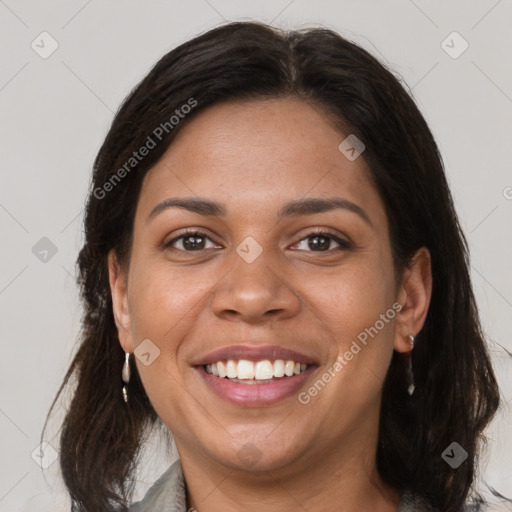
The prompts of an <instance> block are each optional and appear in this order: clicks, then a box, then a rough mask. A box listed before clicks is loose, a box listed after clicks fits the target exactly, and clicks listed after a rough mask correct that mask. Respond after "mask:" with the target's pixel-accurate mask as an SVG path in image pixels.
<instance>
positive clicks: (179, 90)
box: [45, 23, 499, 512]
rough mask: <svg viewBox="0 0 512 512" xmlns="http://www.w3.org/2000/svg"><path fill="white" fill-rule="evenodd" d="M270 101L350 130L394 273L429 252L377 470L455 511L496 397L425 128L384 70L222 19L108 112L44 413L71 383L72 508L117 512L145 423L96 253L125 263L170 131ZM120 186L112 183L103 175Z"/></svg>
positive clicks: (358, 57) (345, 50)
mask: <svg viewBox="0 0 512 512" xmlns="http://www.w3.org/2000/svg"><path fill="white" fill-rule="evenodd" d="M284 97H295V98H300V99H301V100H303V101H306V102H308V103H309V104H311V105H313V106H315V107H316V108H320V109H321V110H322V111H324V112H325V113H326V116H329V117H331V118H333V119H336V120H337V121H338V122H339V126H340V127H343V130H344V132H345V134H347V130H350V132H349V133H352V134H355V135H356V136H357V137H358V138H359V139H360V140H361V141H363V142H364V144H365V146H366V150H365V152H364V153H363V155H362V157H363V158H364V159H365V161H366V162H367V164H368V166H369V168H370V170H371V176H372V179H373V180H374V183H375V186H376V187H377V189H378V191H379V193H380V195H381V197H382V199H383V201H384V204H385V207H386V212H387V216H388V222H389V226H390V239H391V246H392V252H393V257H394V263H395V270H396V273H397V275H400V273H401V271H402V270H403V269H404V267H406V266H407V264H408V262H409V259H410V257H411V255H412V254H413V253H414V252H415V251H416V250H417V249H418V248H420V247H422V246H424V247H427V248H428V249H429V251H430V253H431V257H432V276H433V294H432V300H431V305H430V309H429V312H428V315H427V318H426V322H425V325H424V328H423V330H422V331H421V332H420V333H419V335H418V336H417V339H416V345H415V349H414V351H413V367H414V376H415V383H416V391H415V393H414V394H413V395H412V396H409V395H408V394H407V390H406V389H407V384H406V367H405V362H404V360H403V358H401V357H399V354H397V353H394V355H393V359H392V362H391V365H390V368H389V372H388V375H387V378H386V381H385V383H384V389H383V397H382V407H381V420H380V435H379V443H378V449H377V466H378V470H379V472H380V474H381V476H382V478H383V479H384V480H385V481H386V482H387V483H388V484H390V485H391V486H394V487H395V488H396V489H398V490H400V491H403V490H409V491H411V492H414V493H416V494H417V495H419V496H422V497H423V498H424V499H426V500H427V501H428V502H429V503H431V504H432V506H434V507H436V508H438V509H439V510H441V511H443V512H459V511H460V510H461V509H462V506H463V503H464V502H465V500H466V499H467V498H468V496H469V493H470V491H471V490H472V484H473V481H474V478H475V469H476V463H477V460H478V454H479V450H480V444H481V441H482V431H483V429H484V427H485V426H486V425H487V424H488V422H489V421H490V419H491V418H492V416H493V414H494V413H495V411H496V409H497V408H498V405H499V392H498V388H497V384H496V380H495V377H494V374H493V370H492V367H491V364H490V360H489V356H488V353H487V350H486V346H485V342H484V338H483V334H482V331H481V327H480V323H479V317H478V312H477V308H476V303H475V298H474V296H473V291H472V286H471V281H470V275H469V270H468V269H469V261H468V249H467V244H466V241H465V238H464V235H463V234H462V232H461V228H460V225H459V222H458V219H457V216H456V213H455V210H454V205H453V202H452V198H451V195H450V191H449V188H448V185H447V181H446V177H445V174H444V170H443V165H442V162H441V158H440V155H439V152H438V148H437V146H436V143H435V141H434V139H433V137H432V134H431V132H430V130H429V128H428V126H427V124H426V122H425V120H424V119H423V117H422V115H421V114H420V112H419V110H418V108H417V107H416V105H415V103H414V101H413V100H412V99H411V97H410V96H409V94H408V93H407V92H406V90H405V89H404V87H403V86H402V85H401V83H400V81H399V80H398V79H397V78H395V76H394V75H393V74H392V73H391V72H390V71H388V70H387V69H386V68H385V67H384V66H383V65H382V64H380V63H379V62H378V61H377V60H376V59H375V58H374V57H372V56H371V55H370V54H369V53H368V52H367V51H365V50H363V49H362V48H360V47H358V46H357V45H355V44H353V43H351V42H349V41H347V40H346V39H344V38H342V37H341V36H340V35H338V34H337V33H335V32H333V31H331V30H328V29H323V28H314V29H303V30H297V31H291V32H284V31H281V30H278V29H275V28H272V27H269V26H267V25H264V24H260V23H229V24H226V25H223V26H221V27H218V28H215V29H213V30H210V31H208V32H206V33H204V34H202V35H200V36H198V37H196V38H194V39H192V40H190V41H188V42H186V43H184V44H182V45H181V46H179V47H178V48H176V49H174V50H172V51H171V52H169V53H168V54H166V55H165V56H164V57H163V58H162V59H161V60H160V61H159V62H158V63H157V64H156V65H155V66H154V67H153V69H152V70H151V71H150V73H149V74H148V75H147V76H146V77H145V78H144V79H143V80H142V81H141V82H140V84H139V85H137V87H136V88H135V89H134V90H133V91H132V92H131V93H130V94H129V96H128V97H127V98H126V100H125V101H124V103H123V104H122V106H121V108H120V109H119V111H118V112H117V114H116V116H115V118H114V120H113V123H112V126H111V128H110V131H109V132H108V134H107V136H106V139H105V141H104V143H103V145H102V146H101V149H100V151H99V153H98V156H97V158H96V160H95V162H94V171H93V180H92V185H91V190H90V194H89V197H88V201H87V207H86V212H85V221H84V224H85V243H84V246H83V248H82V249H81V251H80V254H79V257H78V262H77V263H78V269H79V285H80V287H81V296H82V300H83V304H84V317H83V323H82V331H81V340H80V341H81V343H80V346H79V347H78V350H77V352H76V355H75V356H74V359H73V361H72V364H71V366H70V368H69V370H68V372H67V374H66V376H65V378H64V382H63V383H62V385H61V387H60V389H59V391H58V393H57V396H56V397H55V400H54V401H53V403H52V406H51V409H50V412H49V415H50V413H51V411H52V410H53V408H54V406H55V403H56V401H57V398H58V397H59V395H60V394H61V393H62V391H63V389H64V388H65V386H66V385H67V384H68V381H69V380H70V378H71V377H72V376H74V377H75V381H76V387H75V389H74V391H73V395H72V400H71V402H70V405H69V408H68V410H67V413H66V416H65V419H64V422H63V425H62V432H61V436H60V464H61V468H62V473H63V478H64V481H65V484H66V486H67V488H68V490H69V493H70V496H71V498H72V502H73V508H72V509H73V510H74V511H87V512H97V511H99V510H101V511H104V512H107V511H115V510H116V511H120V510H126V506H127V504H128V502H129V499H130V497H131V493H132V491H133V474H134V470H135V469H136V467H137V460H138V458H139V456H140V452H141V447H142V446H143V444H144V441H145V439H146V437H145V436H146V434H147V432H148V431H149V429H150V427H152V426H154V425H155V424H158V422H159V421H160V420H159V418H158V416H157V414H156V412H155V410H154V409H153V407H152V406H151V404H150V402H149V400H148V397H147V395H146V393H145V391H144V388H143V386H142V384H141V381H140V379H139V376H138V374H137V371H136V368H135V366H134V365H132V375H133V377H132V380H131V382H130V391H129V392H130V401H129V403H128V404H125V403H124V402H123V400H122V395H121V388H122V381H121V368H122V364H123V362H124V352H123V350H122V348H121V346H120V344H119V340H118V336H117V331H116V326H115V323H114V317H113V312H112V300H111V294H110V288H109V281H108V270H107V254H108V253H109V251H110V250H111V249H114V250H115V251H116V253H117V254H118V256H119V258H120V260H121V261H122V262H124V263H125V264H128V262H129V253H130V243H131V234H132V227H133V219H134V214H135V209H136V206H137V200H138V195H139V192H140V189H141V184H142V180H143V178H144V176H145V174H146V173H147V171H148V170H149V169H150V168H151V167H152V166H153V165H154V164H155V163H156V162H157V161H158V160H159V158H160V157H161V156H162V154H163V153H164V151H165V150H166V149H167V148H168V146H169V144H171V143H172V140H173V137H174V135H175V134H176V133H177V132H178V131H179V129H180V128H181V127H182V126H183V125H184V124H186V123H188V122H189V121H190V120H191V119H193V118H194V116H196V115H197V114H198V113H199V112H201V111H202V110H203V109H205V108H206V107H208V106H209V105H213V104H215V103H219V102H222V101H225V100H231V99H241V100H243V99H264V98H284ZM191 98H192V99H194V101H196V102H197V104H196V106H195V107H194V108H193V109H191V111H190V112H189V113H188V114H187V115H185V116H181V117H180V121H179V122H178V123H177V124H176V125H175V126H173V127H172V128H171V127H170V125H169V124H168V125H166V126H167V127H168V129H167V130H166V131H165V130H164V131H163V132H162V134H161V135H162V136H161V140H158V143H157V145H156V147H155V148H154V149H152V150H151V151H150V152H149V154H148V155H147V156H145V157H144V158H143V159H141V160H140V162H137V163H136V165H134V166H131V167H130V168H129V169H130V170H129V171H127V172H125V173H122V172H121V173H119V169H121V168H123V166H125V170H126V169H127V168H126V163H127V162H128V161H129V160H130V158H131V157H132V155H133V152H134V151H136V150H138V149H139V148H140V147H141V146H143V145H144V144H145V143H146V141H147V138H148V136H150V135H151V134H153V133H154V130H155V129H156V128H157V127H158V126H161V125H162V124H164V123H169V119H170V118H171V116H172V115H173V114H175V112H176V110H177V109H180V108H181V107H182V105H185V104H187V103H188V104H190V103H189V102H190V100H191ZM153 138H155V137H153ZM132 163H133V162H132ZM132 167H133V168H132ZM120 174H122V179H121V180H117V179H114V175H117V177H118V178H119V176H120ZM109 180H110V181H109ZM107 182H110V183H111V186H109V187H105V184H106V183H107ZM107 189H108V190H107ZM49 415H48V416H49ZM45 427H46V424H45ZM453 441H456V442H457V443H459V444H460V445H461V446H462V447H463V448H464V449H465V450H466V452H468V458H467V460H466V461H465V462H464V463H463V464H462V465H461V466H460V467H459V468H458V469H456V470H454V469H452V468H451V467H450V466H449V465H448V464H446V463H445V462H444V460H443V459H442V458H441V454H442V452H443V451H444V450H445V449H446V448H447V447H448V446H449V445H450V444H451V443H452V442H453Z"/></svg>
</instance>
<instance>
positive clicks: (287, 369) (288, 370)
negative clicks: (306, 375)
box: [284, 361, 295, 377]
mask: <svg viewBox="0 0 512 512" xmlns="http://www.w3.org/2000/svg"><path fill="white" fill-rule="evenodd" d="M293 370H295V363H294V362H293V361H286V364H285V366H284V373H285V375H286V376H287V377H291V376H292V375H293Z"/></svg>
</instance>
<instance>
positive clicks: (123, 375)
mask: <svg viewBox="0 0 512 512" xmlns="http://www.w3.org/2000/svg"><path fill="white" fill-rule="evenodd" d="M121 378H122V379H123V382H124V384H125V385H124V386H123V399H124V401H125V402H126V403H128V389H127V386H128V383H129V382H130V353H129V352H126V353H125V358H124V364H123V371H122V372H121Z"/></svg>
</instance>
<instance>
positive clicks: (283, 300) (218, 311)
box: [212, 251, 301, 324]
mask: <svg viewBox="0 0 512 512" xmlns="http://www.w3.org/2000/svg"><path fill="white" fill-rule="evenodd" d="M233 260H234V261H233V267H232V268H231V270H230V271H229V272H228V273H227V274H226V275H225V276H224V278H223V279H222V280H221V281H220V282H219V283H218V286H217V287H216V289H215V291H214V294H213V299H212V308H213V312H214V313H215V315H217V316H218V317H220V318H223V319H225V320H231V321H240V322H242V321H243V322H246V323H250V324H258V323H263V322H266V321H269V320H272V319H275V320H278V319H279V320H285V319H288V318H292V317H293V316H295V315H297V314H298V312H299V311H300V307H301V301H300V299H299V297H298V296H297V294H296V293H294V291H293V289H292V284H291V283H288V282H286V276H284V273H283V272H282V271H280V270H279V268H275V267H276V266H275V265H274V266H272V268H271V266H270V265H269V263H270V261H269V260H268V258H267V257H266V255H265V251H263V253H262V254H261V255H260V256H259V257H258V258H257V259H256V260H255V261H253V262H252V263H247V262H246V261H244V260H243V259H242V258H240V257H239V256H238V254H236V253H235V254H234V255H233Z"/></svg>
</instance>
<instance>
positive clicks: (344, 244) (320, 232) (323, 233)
mask: <svg viewBox="0 0 512 512" xmlns="http://www.w3.org/2000/svg"><path fill="white" fill-rule="evenodd" d="M193 236H196V237H202V238H207V239H208V240H210V241H212V242H213V240H211V238H210V237H209V236H207V235H206V233H203V232H201V231H196V230H190V229H187V230H185V231H184V232H183V233H181V234H180V235H179V236H177V237H175V238H173V239H172V240H170V241H169V242H167V243H165V244H164V249H171V250H176V251H180V252H189V253H191V252H201V251H204V250H206V249H197V250H196V251H187V250H185V249H176V248H175V247H172V244H174V243H175V242H176V241H178V240H181V239H183V238H188V237H193ZM315 236H325V237H327V238H330V239H332V240H334V241H335V242H336V243H337V244H338V245H339V246H340V247H335V248H334V249H328V250H327V251H312V250H310V251H307V252H318V253H331V252H333V251H336V250H340V251H341V250H349V249H352V245H351V244H350V243H349V242H348V241H346V240H343V239H342V238H340V237H339V236H337V235H336V234H334V233H332V232H330V231H328V230H321V229H318V230H313V231H310V232H309V233H307V234H306V236H303V237H302V238H301V239H300V240H299V242H297V243H295V244H293V245H297V244H298V243H300V242H302V241H303V240H307V239H308V238H313V237H315Z"/></svg>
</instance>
